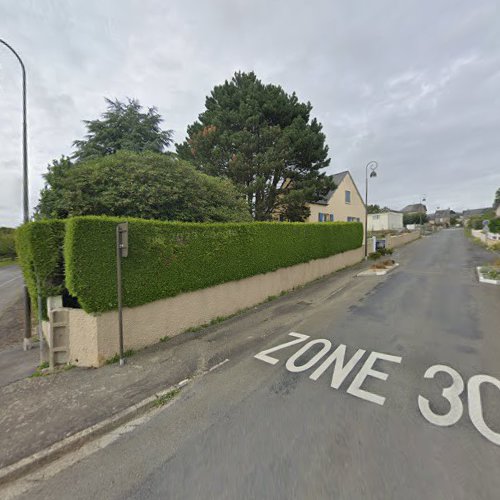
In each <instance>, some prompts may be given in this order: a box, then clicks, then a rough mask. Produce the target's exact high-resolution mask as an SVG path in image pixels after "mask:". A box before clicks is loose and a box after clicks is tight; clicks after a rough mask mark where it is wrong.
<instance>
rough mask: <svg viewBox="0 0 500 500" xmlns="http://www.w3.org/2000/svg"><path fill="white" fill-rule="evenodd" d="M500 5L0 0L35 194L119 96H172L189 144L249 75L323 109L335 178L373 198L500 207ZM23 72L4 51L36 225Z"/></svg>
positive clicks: (3, 200)
mask: <svg viewBox="0 0 500 500" xmlns="http://www.w3.org/2000/svg"><path fill="white" fill-rule="evenodd" d="M499 33H500V5H499V3H498V1H496V0H491V1H489V0H481V1H477V2H472V1H470V0H433V1H430V0H419V1H413V0H405V1H404V2H402V1H400V0H399V1H398V0H390V1H389V0H377V1H371V0H363V1H359V0H350V1H343V0H326V1H320V0H310V1H308V2H304V1H303V0H300V1H296V0H286V1H273V0H266V1H261V0H248V1H242V0H198V1H191V0H181V1H177V0H168V1H163V0H162V1H156V0H140V1H136V0H106V1H103V0H99V1H95V0H85V1H81V0H58V1H53V0H31V1H30V0H0V38H3V39H4V40H6V41H7V42H8V43H10V44H11V45H12V46H14V47H15V48H16V50H17V51H18V52H19V53H20V55H21V57H22V58H23V60H24V62H25V65H26V69H27V74H28V148H29V189H30V205H31V207H32V208H33V207H34V206H36V204H37V201H38V197H39V192H40V189H41V188H42V187H43V178H42V174H43V173H44V172H45V171H46V168H47V165H48V163H50V161H51V160H52V159H54V158H59V157H60V156H61V155H62V154H66V155H68V154H70V153H71V151H72V142H73V141H74V140H75V139H81V138H82V137H83V135H84V134H85V127H84V125H83V123H82V120H84V119H95V118H97V117H98V116H99V115H100V114H101V113H102V112H103V111H104V109H105V103H104V97H105V96H106V97H109V98H118V99H125V98H126V97H131V98H137V99H139V101H140V102H141V104H143V105H144V106H156V107H157V108H158V110H159V112H160V114H161V115H162V116H163V118H164V124H163V125H164V128H168V129H173V130H174V133H175V135H174V140H175V141H176V142H181V141H182V140H183V139H184V138H185V134H186V128H187V126H188V125H189V124H191V123H192V122H193V121H195V120H196V118H197V116H198V114H199V113H201V112H202V111H203V109H204V102H205V97H206V96H207V95H208V94H209V93H210V90H211V89H212V88H213V87H214V86H215V85H218V84H220V83H223V82H224V81H225V80H226V79H230V78H231V76H232V75H233V74H234V72H235V71H255V72H256V74H257V76H258V77H259V78H260V79H261V80H263V81H264V82H265V83H273V84H279V85H281V86H282V87H283V88H284V89H285V90H286V91H287V92H289V93H291V92H293V91H295V92H296V93H297V95H298V97H299V99H300V100H302V101H310V102H311V104H312V105H313V111H312V115H313V116H315V117H316V118H317V119H318V120H319V121H320V122H321V123H322V124H323V127H324V131H325V134H326V138H327V143H328V146H329V148H330V157H331V164H330V166H329V167H328V172H329V173H335V172H340V171H343V170H349V171H350V172H351V174H352V175H353V177H354V179H355V181H356V183H357V185H358V188H359V190H360V191H361V192H364V182H365V181H364V176H365V174H364V172H365V165H366V164H367V163H368V162H369V161H371V160H376V161H377V162H378V164H379V167H378V170H377V172H378V176H377V177H376V178H375V179H371V180H370V187H369V203H377V204H379V205H381V206H389V207H391V208H394V209H401V208H402V207H404V206H405V205H407V204H410V203H418V202H419V201H420V199H421V197H422V196H423V195H425V197H426V200H427V201H426V204H427V207H428V209H429V210H431V211H433V210H435V209H436V208H438V207H439V208H448V207H450V208H452V209H454V210H457V211H459V210H463V209H468V208H478V207H484V206H489V205H491V204H492V202H493V198H494V193H495V191H496V189H497V188H498V187H500V158H499V157H500V151H499V145H500V91H499V90H500V36H499ZM21 130H22V122H21V73H20V68H19V64H18V63H17V61H16V59H15V58H14V56H13V55H12V54H11V53H10V52H9V51H8V50H7V49H6V48H5V47H3V46H0V151H1V152H0V179H1V182H0V226H11V227H13V226H16V225H18V224H19V223H20V222H21V220H22V202H21V199H22V175H21V172H22V156H21V154H22V142H21Z"/></svg>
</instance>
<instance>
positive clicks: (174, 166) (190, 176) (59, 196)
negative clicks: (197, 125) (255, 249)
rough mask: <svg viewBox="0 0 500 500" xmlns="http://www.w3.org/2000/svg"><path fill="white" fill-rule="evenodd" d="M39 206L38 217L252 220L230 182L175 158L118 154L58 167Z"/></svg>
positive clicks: (51, 169) (53, 169)
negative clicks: (88, 216) (106, 216)
mask: <svg viewBox="0 0 500 500" xmlns="http://www.w3.org/2000/svg"><path fill="white" fill-rule="evenodd" d="M45 179H46V181H47V186H46V188H45V189H44V190H43V191H42V195H41V198H40V203H39V205H38V207H37V216H38V217H39V218H66V217H71V216H75V215H115V216H123V217H141V218H143V219H162V220H179V221H191V222H238V221H250V220H251V217H250V214H249V212H248V207H247V205H246V203H245V200H244V199H243V196H242V195H241V193H239V192H238V191H237V189H236V188H235V186H234V185H233V184H232V183H231V182H230V181H229V180H227V179H217V178H214V177H210V176H208V175H205V174H203V173H201V172H199V171H197V170H196V169H195V168H194V167H193V166H192V165H189V164H188V163H186V162H184V161H181V160H178V159H176V158H174V157H173V156H169V155H162V154H158V153H150V152H146V153H133V152H130V151H119V152H118V153H116V154H114V155H108V156H105V157H103V158H98V159H96V160H89V161H86V162H82V163H76V164H71V163H70V162H68V160H67V159H66V158H63V159H62V160H60V161H58V162H54V163H53V165H52V166H51V167H49V173H48V174H46V176H45Z"/></svg>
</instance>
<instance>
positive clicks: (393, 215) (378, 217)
mask: <svg viewBox="0 0 500 500" xmlns="http://www.w3.org/2000/svg"><path fill="white" fill-rule="evenodd" d="M367 227H368V231H371V232H373V231H399V230H400V229H403V227H404V226H403V213H402V212H397V211H396V210H386V211H383V212H381V213H378V214H368V224H367Z"/></svg>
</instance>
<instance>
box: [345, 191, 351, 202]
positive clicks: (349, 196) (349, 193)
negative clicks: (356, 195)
mask: <svg viewBox="0 0 500 500" xmlns="http://www.w3.org/2000/svg"><path fill="white" fill-rule="evenodd" d="M345 202H346V203H351V192H350V191H347V190H346V192H345Z"/></svg>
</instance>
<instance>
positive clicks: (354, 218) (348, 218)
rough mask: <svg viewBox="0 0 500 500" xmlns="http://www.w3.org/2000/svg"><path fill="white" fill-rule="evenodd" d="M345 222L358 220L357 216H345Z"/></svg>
mask: <svg viewBox="0 0 500 500" xmlns="http://www.w3.org/2000/svg"><path fill="white" fill-rule="evenodd" d="M347 222H359V217H347Z"/></svg>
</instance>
